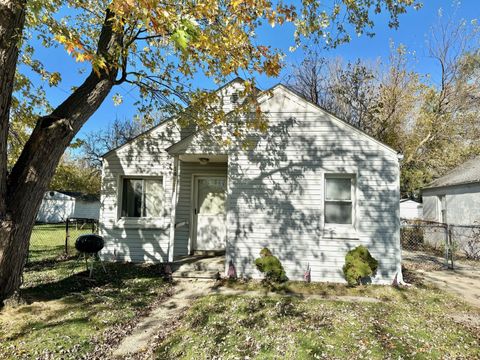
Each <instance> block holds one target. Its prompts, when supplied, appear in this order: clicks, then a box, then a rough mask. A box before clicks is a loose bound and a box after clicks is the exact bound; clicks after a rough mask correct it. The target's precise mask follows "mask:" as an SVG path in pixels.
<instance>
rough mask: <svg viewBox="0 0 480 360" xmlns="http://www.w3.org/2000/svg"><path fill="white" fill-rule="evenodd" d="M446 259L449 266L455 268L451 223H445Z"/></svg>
mask: <svg viewBox="0 0 480 360" xmlns="http://www.w3.org/2000/svg"><path fill="white" fill-rule="evenodd" d="M445 261H446V262H447V268H449V269H452V270H453V244H452V229H451V227H450V224H446V225H445Z"/></svg>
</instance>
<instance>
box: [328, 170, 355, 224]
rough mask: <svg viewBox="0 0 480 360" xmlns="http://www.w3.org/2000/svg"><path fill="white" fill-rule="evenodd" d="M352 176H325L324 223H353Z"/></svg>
mask: <svg viewBox="0 0 480 360" xmlns="http://www.w3.org/2000/svg"><path fill="white" fill-rule="evenodd" d="M352 184H353V177H345V176H339V177H335V176H326V177H325V223H326V224H352V223H353V216H352V212H353V196H352V187H353V186H352Z"/></svg>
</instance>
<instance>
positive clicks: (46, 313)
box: [0, 226, 170, 359]
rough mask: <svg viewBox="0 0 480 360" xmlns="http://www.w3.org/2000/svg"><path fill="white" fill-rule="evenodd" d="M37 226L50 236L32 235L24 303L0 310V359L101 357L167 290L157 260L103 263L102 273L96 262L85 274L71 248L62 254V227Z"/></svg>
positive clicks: (81, 263) (25, 278) (63, 233)
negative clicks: (148, 263)
mask: <svg viewBox="0 0 480 360" xmlns="http://www.w3.org/2000/svg"><path fill="white" fill-rule="evenodd" d="M47 229H48V230H47ZM42 231H44V232H47V231H48V232H50V234H51V235H52V236H51V237H50V239H52V240H51V241H50V242H49V241H47V240H46V237H45V236H42V237H37V238H36V239H34V238H32V240H33V241H32V242H31V246H30V251H31V254H30V255H31V256H30V259H29V263H28V264H27V266H26V268H25V272H24V283H23V286H22V295H23V298H24V299H25V300H26V301H27V304H25V305H21V306H18V307H15V308H13V307H6V308H4V309H2V310H0V359H19V358H28V359H30V358H49V359H50V358H52V359H57V358H65V359H77V358H81V357H82V356H86V358H89V357H91V356H89V355H88V354H92V352H95V354H96V356H98V357H100V358H101V357H102V354H103V353H108V351H109V348H110V347H111V346H114V345H115V344H116V343H117V342H118V341H119V339H120V338H122V336H124V334H125V333H126V332H127V331H128V329H129V328H130V324H132V323H133V322H135V321H136V319H138V317H139V316H141V315H142V314H144V313H145V312H147V311H148V310H149V308H150V307H151V306H152V305H154V304H155V302H157V301H160V299H161V298H162V296H163V295H164V294H166V293H167V292H168V291H169V288H170V287H169V286H168V285H167V284H166V283H165V282H164V281H163V280H162V277H161V275H160V267H159V266H139V265H132V264H107V265H106V266H107V271H108V273H107V274H104V273H103V272H102V270H101V268H96V269H95V272H94V279H89V278H88V276H87V273H86V272H85V264H84V262H80V263H79V264H77V266H76V267H75V265H76V257H75V256H74V255H73V254H74V253H73V251H72V252H71V254H72V255H71V256H70V257H65V256H64V255H62V249H63V244H64V243H63V242H64V240H65V238H64V235H65V232H64V229H59V228H58V227H50V228H48V226H44V228H42ZM59 250H60V251H59ZM72 250H73V249H72Z"/></svg>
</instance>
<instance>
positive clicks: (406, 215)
mask: <svg viewBox="0 0 480 360" xmlns="http://www.w3.org/2000/svg"><path fill="white" fill-rule="evenodd" d="M422 216H423V206H422V204H421V203H419V202H416V201H414V200H411V199H402V200H400V219H407V220H415V219H422Z"/></svg>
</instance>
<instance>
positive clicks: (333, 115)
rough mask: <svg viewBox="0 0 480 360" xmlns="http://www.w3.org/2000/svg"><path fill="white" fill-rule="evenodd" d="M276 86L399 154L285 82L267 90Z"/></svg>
mask: <svg viewBox="0 0 480 360" xmlns="http://www.w3.org/2000/svg"><path fill="white" fill-rule="evenodd" d="M276 88H283V89H284V90H286V91H288V92H289V93H290V94H292V95H294V96H296V97H297V98H299V99H301V100H303V101H305V102H306V103H308V104H309V105H311V106H313V107H315V108H317V109H318V110H320V111H322V112H324V113H326V114H328V115H329V116H330V117H331V118H332V119H333V120H334V121H336V122H339V123H341V124H342V125H344V126H347V127H348V128H349V129H351V130H353V131H355V132H356V133H358V134H361V135H363V136H365V137H367V138H368V139H369V140H371V141H373V142H375V143H377V144H378V145H380V146H382V147H384V148H385V149H386V150H388V151H391V152H393V153H394V154H396V155H398V154H399V152H398V151H397V150H395V149H394V148H392V147H390V146H389V145H387V144H385V143H384V142H382V141H380V140H377V139H375V138H374V137H373V136H371V135H369V134H367V133H366V132H365V131H363V130H362V129H359V128H358V127H356V126H354V125H352V124H350V123H349V122H347V121H346V120H343V119H341V118H339V117H338V116H337V115H335V114H334V113H332V112H330V111H328V110H327V109H325V108H323V107H321V106H320V105H318V104H315V103H314V102H313V101H311V100H308V99H307V98H305V97H304V96H303V95H302V94H300V93H299V92H298V91H295V90H293V89H291V88H290V87H288V86H286V85H283V84H281V83H279V84H277V85H275V86H273V87H272V88H271V89H270V90H267V91H273V90H275V89H276Z"/></svg>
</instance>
